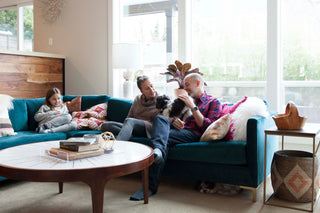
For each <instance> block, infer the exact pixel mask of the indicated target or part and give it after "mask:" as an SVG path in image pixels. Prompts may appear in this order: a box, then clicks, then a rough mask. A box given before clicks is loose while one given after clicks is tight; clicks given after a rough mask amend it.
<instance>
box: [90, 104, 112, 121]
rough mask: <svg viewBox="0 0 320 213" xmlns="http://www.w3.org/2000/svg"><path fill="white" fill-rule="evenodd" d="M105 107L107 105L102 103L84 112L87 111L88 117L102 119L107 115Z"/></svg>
mask: <svg viewBox="0 0 320 213" xmlns="http://www.w3.org/2000/svg"><path fill="white" fill-rule="evenodd" d="M107 107H108V105H107V104H106V103H102V104H98V105H95V106H93V107H91V108H90V109H88V110H87V111H86V112H87V113H88V115H89V117H94V118H97V119H100V120H103V119H105V117H106V116H107Z"/></svg>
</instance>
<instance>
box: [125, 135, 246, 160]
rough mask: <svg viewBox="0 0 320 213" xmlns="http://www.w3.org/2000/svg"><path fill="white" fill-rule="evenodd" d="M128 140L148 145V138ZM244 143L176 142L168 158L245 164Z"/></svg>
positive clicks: (170, 149)
mask: <svg viewBox="0 0 320 213" xmlns="http://www.w3.org/2000/svg"><path fill="white" fill-rule="evenodd" d="M130 141H133V142H138V143H142V144H145V145H149V146H150V139H149V138H142V137H132V138H130ZM246 149H247V148H246V143H244V142H243V141H215V142H194V143H183V144H177V145H175V146H173V147H170V148H169V155H168V159H169V160H181V161H193V162H203V163H217V164H228V165H246V164H247V159H246Z"/></svg>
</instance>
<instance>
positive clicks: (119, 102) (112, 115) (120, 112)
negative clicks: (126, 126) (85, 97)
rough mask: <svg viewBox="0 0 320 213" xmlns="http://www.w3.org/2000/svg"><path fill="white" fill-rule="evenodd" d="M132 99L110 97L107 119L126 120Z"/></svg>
mask: <svg viewBox="0 0 320 213" xmlns="http://www.w3.org/2000/svg"><path fill="white" fill-rule="evenodd" d="M131 105H132V101H131V100H127V99H121V98H110V99H109V101H108V108H107V120H109V121H117V122H124V119H125V118H126V117H127V115H128V113H129V110H130V108H131Z"/></svg>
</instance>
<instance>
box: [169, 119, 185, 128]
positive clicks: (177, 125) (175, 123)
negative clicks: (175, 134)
mask: <svg viewBox="0 0 320 213" xmlns="http://www.w3.org/2000/svg"><path fill="white" fill-rule="evenodd" d="M172 125H173V126H174V127H175V128H176V129H177V130H181V129H183V128H184V122H183V121H182V120H180V119H179V118H177V119H174V120H173V122H172Z"/></svg>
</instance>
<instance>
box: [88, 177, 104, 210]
mask: <svg viewBox="0 0 320 213" xmlns="http://www.w3.org/2000/svg"><path fill="white" fill-rule="evenodd" d="M106 182H107V181H106V180H99V179H94V180H92V182H91V181H90V182H89V183H88V182H87V184H88V185H89V186H90V189H91V199H92V210H93V213H103V197H104V186H105V185H106Z"/></svg>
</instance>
